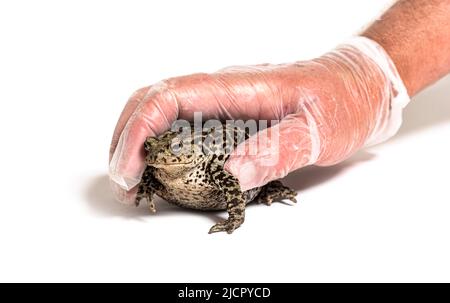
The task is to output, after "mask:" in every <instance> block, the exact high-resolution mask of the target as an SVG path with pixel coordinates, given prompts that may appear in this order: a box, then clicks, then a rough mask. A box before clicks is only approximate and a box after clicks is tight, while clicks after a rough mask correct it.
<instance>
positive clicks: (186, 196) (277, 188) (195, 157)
mask: <svg viewBox="0 0 450 303" xmlns="http://www.w3.org/2000/svg"><path fill="white" fill-rule="evenodd" d="M248 136H249V134H248V132H246V131H244V129H243V128H240V127H236V126H235V125H230V124H228V123H227V124H225V123H223V124H219V125H218V126H216V127H213V128H210V129H206V128H204V127H202V126H200V128H199V129H197V130H196V131H195V127H194V125H193V124H191V125H190V126H189V127H187V131H186V127H185V128H183V131H179V130H178V131H173V130H171V131H167V132H165V133H164V134H162V135H161V136H159V137H148V138H147V140H146V142H145V144H144V147H145V150H146V151H147V155H146V158H145V162H146V164H147V167H146V169H145V171H144V174H143V176H142V180H141V183H140V184H139V189H138V193H137V197H136V205H139V202H140V201H141V200H142V199H146V200H147V203H148V205H149V208H150V210H151V211H152V212H155V211H156V209H155V204H154V202H153V196H154V195H155V194H156V195H158V196H160V197H161V198H163V199H165V200H167V201H168V202H169V203H173V204H175V205H178V206H181V207H187V208H192V209H198V210H224V209H226V210H227V212H228V219H227V220H225V221H223V222H219V223H217V224H215V225H214V226H213V227H211V229H210V230H209V233H214V232H219V231H226V232H227V233H232V232H233V231H234V230H235V229H236V228H238V227H239V226H240V225H241V224H242V223H243V222H244V217H245V206H246V204H247V203H249V202H252V201H257V202H263V203H266V204H267V205H270V204H271V203H272V202H273V201H275V200H282V199H289V200H291V201H293V202H296V199H295V197H296V195H297V193H296V192H295V191H294V190H292V189H290V188H288V187H285V186H283V184H281V182H279V181H272V182H269V183H268V184H266V185H265V186H262V187H258V188H254V189H250V190H247V191H241V189H240V186H239V183H238V180H237V179H236V178H235V177H234V176H232V175H231V174H229V173H228V172H227V171H225V170H224V169H223V166H224V163H225V161H226V160H227V159H228V157H229V154H230V152H231V151H232V150H233V148H235V147H236V145H237V143H239V142H241V141H243V140H241V139H246V138H248ZM208 140H209V141H208ZM240 140H241V141H240ZM207 141H208V142H213V143H214V144H205V143H206V142H207ZM230 142H231V143H230Z"/></svg>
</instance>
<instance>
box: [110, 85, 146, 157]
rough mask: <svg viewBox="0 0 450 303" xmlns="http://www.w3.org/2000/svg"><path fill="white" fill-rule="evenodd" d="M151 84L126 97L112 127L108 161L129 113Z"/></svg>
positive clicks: (128, 117)
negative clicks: (123, 105) (124, 103)
mask: <svg viewBox="0 0 450 303" xmlns="http://www.w3.org/2000/svg"><path fill="white" fill-rule="evenodd" d="M150 87H151V86H147V87H143V88H141V89H138V90H137V91H135V92H134V93H133V94H132V95H131V96H130V98H129V99H128V102H127V104H126V105H125V107H124V109H123V111H122V113H121V114H120V117H119V120H118V121H117V124H116V128H115V129H114V133H113V137H112V140H111V145H110V149H109V161H111V158H112V155H113V153H114V151H115V150H116V147H117V143H118V142H119V137H120V135H121V134H122V131H123V129H124V128H125V125H126V123H127V121H128V120H129V119H130V117H131V115H132V114H133V112H134V111H135V109H136V107H137V106H138V104H139V103H140V102H141V101H142V99H143V98H144V97H145V95H146V94H147V92H148V91H149V89H150Z"/></svg>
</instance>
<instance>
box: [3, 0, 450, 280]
mask: <svg viewBox="0 0 450 303" xmlns="http://www.w3.org/2000/svg"><path fill="white" fill-rule="evenodd" d="M390 2H391V1H369V0H367V1H361V0H358V1H356V0H355V1H331V0H330V1H317V0H316V1H280V0H277V1H255V2H250V1H221V2H220V3H219V1H70V2H69V1H7V2H6V1H2V2H1V4H0V39H1V40H0V104H1V105H0V106H1V110H0V131H1V151H0V155H1V157H0V178H1V179H0V182H1V183H0V184H1V195H0V280H1V281H159V282H166V281H179V282H183V281H187V282H194V281H205V282H206V281H273V282H281V281H311V282H314V281H316V282H317V281H450V258H449V255H450V244H449V241H448V239H449V231H450V219H449V217H450V192H449V188H450V184H449V165H450V157H449V155H450V143H449V142H450V141H449V137H450V100H449V95H450V78H448V77H447V78H446V79H443V80H442V81H441V82H439V83H438V84H436V85H435V86H433V87H430V88H429V89H427V90H426V91H424V92H423V93H421V94H420V95H419V96H417V97H416V98H414V100H413V102H412V103H411V104H410V105H409V107H408V108H407V109H406V111H405V114H404V119H405V122H404V125H403V127H402V129H401V131H400V133H399V134H398V135H397V136H396V137H395V138H393V139H392V140H390V141H389V142H387V143H385V144H382V145H379V146H376V147H374V148H371V149H368V150H365V151H362V152H360V153H358V154H357V155H355V156H354V157H353V158H351V159H350V160H348V161H346V162H344V163H342V164H340V165H337V166H335V167H329V168H316V167H309V168H306V169H303V170H302V171H299V172H296V173H293V174H292V175H291V176H289V177H287V179H286V181H285V183H287V184H289V185H291V186H293V187H294V188H296V189H297V190H298V192H299V201H300V202H299V203H298V204H297V205H295V206H288V205H284V204H281V203H278V204H274V205H273V206H271V207H266V206H264V205H252V206H249V207H248V209H247V219H246V222H245V224H244V225H243V226H242V228H240V229H239V230H237V231H236V232H235V233H234V234H233V235H227V234H214V235H208V234H207V231H208V229H209V228H210V226H211V225H213V224H214V222H216V221H217V220H218V218H219V217H225V216H226V214H225V213H216V214H214V213H213V214H205V213H202V212H195V211H188V210H184V209H179V208H176V207H172V206H169V205H167V204H166V203H165V202H162V201H161V202H160V203H159V204H158V205H157V207H158V208H159V212H158V213H157V214H156V215H151V214H149V213H148V212H147V209H146V208H145V207H144V206H142V207H139V208H133V207H127V206H123V205H121V204H118V203H117V202H115V201H114V199H113V197H112V194H111V192H110V190H109V186H108V179H107V176H106V174H107V159H108V149H109V143H110V139H111V136H112V131H113V128H114V125H115V122H116V120H117V118H118V116H119V114H120V112H121V110H122V107H123V105H124V103H125V101H126V100H127V98H128V96H129V95H130V94H131V93H132V92H133V91H134V90H135V89H137V88H139V87H142V86H144V85H147V84H151V83H154V82H157V81H158V80H161V79H163V78H166V77H170V76H176V75H182V74H187V73H193V72H200V71H205V72H210V71H214V70H217V69H219V68H222V67H225V66H228V65H237V64H256V63H264V62H271V63H281V62H289V61H295V60H301V59H307V58H311V57H313V56H317V55H320V54H321V53H323V52H325V51H326V50H328V49H330V48H332V47H333V46H334V45H336V44H337V43H339V42H340V41H343V40H344V39H345V38H347V37H349V36H351V35H352V34H354V33H357V32H358V31H359V30H360V29H361V28H363V27H364V25H365V24H366V23H367V22H369V21H370V20H371V19H372V18H374V17H375V16H377V15H378V14H379V12H380V11H381V10H382V9H383V8H385V7H386V5H388V4H389V3H390Z"/></svg>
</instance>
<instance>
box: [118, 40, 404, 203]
mask: <svg viewBox="0 0 450 303" xmlns="http://www.w3.org/2000/svg"><path fill="white" fill-rule="evenodd" d="M408 102H409V97H408V95H407V92H406V89H405V86H404V84H403V82H402V80H401V79H400V77H399V75H398V73H397V70H396V68H395V66H394V64H393V63H392V61H391V59H390V58H389V56H388V55H387V53H386V52H385V51H384V50H383V49H382V48H381V46H379V45H378V44H377V43H375V42H374V41H372V40H369V39H367V38H363V37H356V38H354V39H352V40H350V41H349V42H348V43H346V44H343V45H341V46H339V47H338V48H336V49H335V50H333V51H331V52H329V53H327V54H325V55H323V56H321V57H319V58H317V59H314V60H311V61H305V62H296V63H292V64H281V65H258V66H247V67H230V68H226V69H224V70H221V71H219V72H217V73H214V74H194V75H189V76H184V77H177V78H171V79H168V80H165V81H162V82H160V83H158V84H156V85H153V86H151V87H147V88H143V89H140V90H138V91H137V92H136V93H135V94H134V95H133V96H132V97H131V98H130V100H129V101H128V103H127V105H126V106H125V109H124V110H123V112H122V114H121V117H120V119H119V121H118V123H117V126H116V129H115V131H114V136H113V140H112V144H111V151H110V178H111V181H112V182H111V185H112V188H113V190H114V192H115V195H116V197H117V198H118V199H119V200H120V201H121V202H124V203H128V204H131V203H133V202H134V198H135V194H136V185H137V184H138V183H139V181H140V178H141V174H142V172H143V170H144V168H145V164H144V148H143V142H144V141H145V139H146V137H147V136H156V135H159V134H161V133H163V132H164V131H166V130H168V129H169V128H170V126H171V124H172V122H173V121H175V120H176V119H186V120H191V119H192V117H193V115H194V112H202V113H203V120H206V119H209V118H214V119H219V120H226V119H242V120H248V119H255V120H260V119H264V120H280V122H279V123H278V124H276V125H273V126H272V127H270V128H268V129H266V130H264V131H261V132H259V133H257V134H256V135H255V136H253V137H251V138H250V139H249V142H247V144H245V146H244V149H245V150H247V148H249V146H251V144H255V142H256V138H257V137H256V136H261V135H264V133H265V132H269V133H275V134H277V135H278V136H279V145H278V146H279V148H278V149H276V150H274V149H272V148H270V149H264V148H261V147H259V148H258V150H257V153H256V154H252V155H249V154H248V153H244V154H243V155H242V154H241V155H236V154H232V156H231V157H230V158H229V160H228V161H227V163H226V164H225V169H226V170H227V171H229V172H230V173H231V174H233V175H234V176H236V177H237V178H238V180H239V182H240V185H241V188H242V190H247V189H250V188H253V187H256V186H261V185H264V184H265V183H267V182H269V181H271V180H275V179H279V178H282V177H284V176H286V175H287V174H288V173H289V172H291V171H293V170H296V169H299V168H301V167H304V166H306V165H311V164H314V165H321V166H325V165H333V164H335V163H338V162H340V161H343V160H345V159H346V158H348V157H349V156H351V155H352V154H353V153H355V152H356V151H357V150H358V149H360V148H362V147H364V146H366V145H370V144H375V143H379V142H381V141H384V140H386V139H387V138H389V137H391V136H392V135H394V134H395V133H396V131H397V130H398V128H399V127H400V124H401V113H402V109H403V107H404V106H406V104H407V103H408ZM268 163H270V165H268Z"/></svg>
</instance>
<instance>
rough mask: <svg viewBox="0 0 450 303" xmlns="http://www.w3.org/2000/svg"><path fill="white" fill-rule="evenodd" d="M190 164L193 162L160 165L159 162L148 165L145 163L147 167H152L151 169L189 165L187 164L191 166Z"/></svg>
mask: <svg viewBox="0 0 450 303" xmlns="http://www.w3.org/2000/svg"><path fill="white" fill-rule="evenodd" d="M192 162H194V161H189V162H176V163H160V162H153V163H148V162H147V165H148V166H153V167H156V168H164V167H167V166H170V167H177V166H183V165H189V164H191V163H192Z"/></svg>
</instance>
